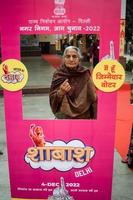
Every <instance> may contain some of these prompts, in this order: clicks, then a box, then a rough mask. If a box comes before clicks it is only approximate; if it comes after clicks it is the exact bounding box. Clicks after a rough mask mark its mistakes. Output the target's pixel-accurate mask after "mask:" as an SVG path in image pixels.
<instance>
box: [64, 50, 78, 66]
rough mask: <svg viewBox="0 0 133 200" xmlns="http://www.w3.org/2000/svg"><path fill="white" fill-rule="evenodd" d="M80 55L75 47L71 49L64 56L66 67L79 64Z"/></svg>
mask: <svg viewBox="0 0 133 200" xmlns="http://www.w3.org/2000/svg"><path fill="white" fill-rule="evenodd" d="M79 61H80V59H79V55H78V53H77V51H76V50H75V49H69V50H68V51H67V53H66V55H65V57H64V64H65V65H66V67H68V68H70V69H73V68H76V67H77V66H78V65H79Z"/></svg>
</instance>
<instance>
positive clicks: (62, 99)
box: [49, 46, 97, 119]
mask: <svg viewBox="0 0 133 200" xmlns="http://www.w3.org/2000/svg"><path fill="white" fill-rule="evenodd" d="M80 61H81V53H80V50H79V48H77V47H75V46H69V47H67V48H66V49H65V51H64V55H63V64H62V66H60V67H59V68H58V69H57V70H56V71H55V73H54V75H53V80H52V84H51V89H50V95H49V96H50V105H51V109H52V111H53V113H54V115H55V117H56V118H57V119H95V118H96V104H97V96H96V91H95V87H94V85H93V82H92V80H91V77H90V73H89V70H88V69H87V68H85V67H83V66H81V64H80Z"/></svg>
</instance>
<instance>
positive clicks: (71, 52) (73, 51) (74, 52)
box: [66, 49, 78, 55]
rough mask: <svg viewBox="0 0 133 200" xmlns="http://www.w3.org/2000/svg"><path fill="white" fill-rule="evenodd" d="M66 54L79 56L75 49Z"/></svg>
mask: <svg viewBox="0 0 133 200" xmlns="http://www.w3.org/2000/svg"><path fill="white" fill-rule="evenodd" d="M66 54H76V55H78V52H77V51H76V50H75V49H68V50H67V52H66Z"/></svg>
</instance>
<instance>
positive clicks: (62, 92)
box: [59, 79, 71, 96]
mask: <svg viewBox="0 0 133 200" xmlns="http://www.w3.org/2000/svg"><path fill="white" fill-rule="evenodd" d="M70 90H71V86H70V84H69V83H68V79H66V80H65V81H64V82H63V83H62V84H61V85H60V89H59V94H60V95H62V96H63V95H65V94H66V93H67V92H69V91H70Z"/></svg>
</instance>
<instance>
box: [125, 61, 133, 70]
mask: <svg viewBox="0 0 133 200" xmlns="http://www.w3.org/2000/svg"><path fill="white" fill-rule="evenodd" d="M126 70H127V71H129V72H131V71H133V60H128V62H127V63H126Z"/></svg>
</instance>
